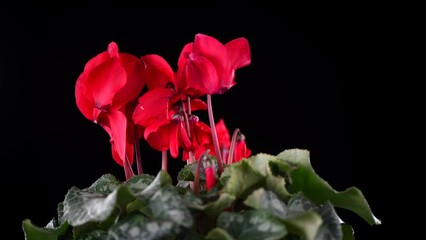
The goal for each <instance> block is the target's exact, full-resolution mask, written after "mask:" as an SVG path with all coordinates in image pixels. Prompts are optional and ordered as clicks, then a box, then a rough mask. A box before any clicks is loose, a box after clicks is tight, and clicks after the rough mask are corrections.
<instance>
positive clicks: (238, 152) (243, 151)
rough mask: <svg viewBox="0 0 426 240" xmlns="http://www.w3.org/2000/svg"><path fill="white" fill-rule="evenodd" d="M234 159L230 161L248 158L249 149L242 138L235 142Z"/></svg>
mask: <svg viewBox="0 0 426 240" xmlns="http://www.w3.org/2000/svg"><path fill="white" fill-rule="evenodd" d="M234 151H235V152H234V159H233V160H232V162H238V161H240V160H241V159H243V158H248V157H250V155H251V150H250V149H248V148H247V146H246V142H245V141H244V140H242V141H239V142H237V144H236V145H235V150H234Z"/></svg>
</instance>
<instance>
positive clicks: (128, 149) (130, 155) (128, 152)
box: [111, 141, 134, 167]
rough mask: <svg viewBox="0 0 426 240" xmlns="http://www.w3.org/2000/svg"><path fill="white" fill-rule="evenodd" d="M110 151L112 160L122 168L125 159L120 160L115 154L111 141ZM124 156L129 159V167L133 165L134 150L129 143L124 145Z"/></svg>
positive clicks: (115, 150)
mask: <svg viewBox="0 0 426 240" xmlns="http://www.w3.org/2000/svg"><path fill="white" fill-rule="evenodd" d="M111 151H112V158H113V159H114V160H115V161H116V162H117V163H118V164H119V165H120V166H122V167H123V166H124V161H125V159H121V158H120V156H119V155H118V153H117V149H116V147H115V144H114V142H113V141H111ZM126 155H127V157H128V159H129V162H130V165H132V164H133V160H134V148H133V145H132V144H130V143H127V144H126Z"/></svg>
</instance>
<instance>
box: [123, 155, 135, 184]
mask: <svg viewBox="0 0 426 240" xmlns="http://www.w3.org/2000/svg"><path fill="white" fill-rule="evenodd" d="M123 168H124V175H125V176H126V180H129V179H130V178H132V177H134V176H135V174H134V173H133V170H132V167H131V165H130V162H129V158H128V157H127V156H126V160H125V161H124V163H123Z"/></svg>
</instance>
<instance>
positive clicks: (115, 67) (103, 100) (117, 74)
mask: <svg viewBox="0 0 426 240" xmlns="http://www.w3.org/2000/svg"><path fill="white" fill-rule="evenodd" d="M82 81H83V82H82V83H81V84H84V85H86V87H87V89H88V91H90V92H91V93H92V94H93V97H94V103H95V107H97V108H99V109H102V108H104V107H106V106H108V105H111V104H112V99H113V97H114V96H115V94H116V93H117V92H118V91H119V90H120V89H121V88H122V87H123V86H124V85H125V84H126V72H125V71H124V69H123V67H122V66H121V64H120V62H119V60H118V59H111V60H108V61H106V62H104V63H102V64H100V65H99V66H97V67H96V68H94V69H92V71H90V72H88V74H87V77H86V78H82ZM119 107H120V106H117V108H119ZM108 110H112V109H108Z"/></svg>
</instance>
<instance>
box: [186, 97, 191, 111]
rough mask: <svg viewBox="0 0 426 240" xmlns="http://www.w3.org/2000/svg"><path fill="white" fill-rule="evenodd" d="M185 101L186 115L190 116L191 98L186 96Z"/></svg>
mask: <svg viewBox="0 0 426 240" xmlns="http://www.w3.org/2000/svg"><path fill="white" fill-rule="evenodd" d="M186 101H187V104H188V115H191V97H190V96H186Z"/></svg>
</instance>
